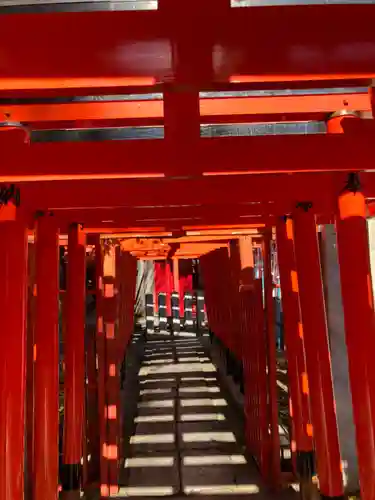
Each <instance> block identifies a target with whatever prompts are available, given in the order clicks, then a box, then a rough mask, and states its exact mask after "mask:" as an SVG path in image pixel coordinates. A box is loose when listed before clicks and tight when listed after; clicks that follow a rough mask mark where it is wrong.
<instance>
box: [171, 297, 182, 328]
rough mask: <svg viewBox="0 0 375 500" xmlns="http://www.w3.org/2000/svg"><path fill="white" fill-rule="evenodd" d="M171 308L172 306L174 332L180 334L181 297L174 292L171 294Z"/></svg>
mask: <svg viewBox="0 0 375 500" xmlns="http://www.w3.org/2000/svg"><path fill="white" fill-rule="evenodd" d="M171 306H172V332H174V333H178V332H180V330H181V325H180V296H179V293H178V292H172V294H171Z"/></svg>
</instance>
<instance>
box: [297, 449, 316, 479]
mask: <svg viewBox="0 0 375 500" xmlns="http://www.w3.org/2000/svg"><path fill="white" fill-rule="evenodd" d="M296 455H297V456H296V468H297V474H298V476H299V477H300V478H304V479H309V478H311V477H313V476H314V475H315V456H314V452H313V451H297V454H296Z"/></svg>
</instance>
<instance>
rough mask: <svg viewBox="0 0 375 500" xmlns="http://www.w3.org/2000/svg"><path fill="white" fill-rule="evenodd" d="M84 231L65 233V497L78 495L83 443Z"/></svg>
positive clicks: (63, 484)
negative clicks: (66, 264)
mask: <svg viewBox="0 0 375 500" xmlns="http://www.w3.org/2000/svg"><path fill="white" fill-rule="evenodd" d="M85 243H86V239H85V234H84V233H83V231H82V229H81V227H80V226H79V225H78V224H73V225H72V226H71V227H70V228H69V233H68V271H67V293H66V337H65V343H64V344H65V345H64V355H65V378H64V389H65V405H64V449H63V462H64V467H63V477H62V489H63V492H64V493H65V496H66V497H68V496H69V497H77V498H79V495H80V483H81V457H82V445H83V419H84V401H85V391H84V380H85V342H84V340H85V315H86V303H85V297H86V278H85V277H86V250H85Z"/></svg>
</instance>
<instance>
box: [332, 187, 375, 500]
mask: <svg viewBox="0 0 375 500" xmlns="http://www.w3.org/2000/svg"><path fill="white" fill-rule="evenodd" d="M348 187H349V189H350V186H348ZM349 189H348V190H346V191H345V192H344V193H343V194H342V195H341V196H340V197H339V202H338V216H337V218H336V228H337V245H338V257H339V264H340V280H341V293H342V302H343V309H344V320H345V333H346V344H347V348H348V361H349V375H350V385H351V393H352V401H353V415H354V422H355V428H356V439H357V453H358V466H359V476H360V480H359V482H360V487H361V498H363V499H364V500H373V499H374V498H375V486H374V471H375V443H374V437H373V436H374V432H375V372H374V367H373V365H374V360H373V356H372V354H373V353H374V352H375V319H374V300H373V292H372V283H371V269H370V258H369V243H368V235H367V223H366V200H365V198H364V196H363V194H362V193H361V192H355V191H350V190H349Z"/></svg>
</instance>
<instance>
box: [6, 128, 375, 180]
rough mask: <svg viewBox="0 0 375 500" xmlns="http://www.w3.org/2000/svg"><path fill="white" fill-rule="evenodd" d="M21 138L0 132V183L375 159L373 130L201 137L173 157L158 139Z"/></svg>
mask: <svg viewBox="0 0 375 500" xmlns="http://www.w3.org/2000/svg"><path fill="white" fill-rule="evenodd" d="M349 121H350V120H348V122H349ZM351 121H355V122H356V121H357V120H351ZM363 122H371V124H372V123H373V121H372V120H363ZM371 126H373V124H372V125H371ZM360 128H362V127H360ZM24 140H25V135H24V133H23V131H19V130H17V131H15V132H1V129H0V150H1V154H2V161H1V165H0V182H18V181H38V182H39V181H41V180H80V179H81V180H89V179H98V180H102V179H111V178H112V179H114V180H116V179H119V178H121V177H124V178H126V177H144V176H146V177H147V176H155V175H156V176H174V177H175V176H186V175H202V174H203V175H218V174H225V173H228V172H229V173H235V172H247V173H276V172H277V173H287V172H315V171H322V172H324V171H361V170H369V169H372V168H373V165H374V164H375V148H374V146H373V135H372V134H371V133H368V134H359V133H348V134H331V135H324V134H318V135H275V136H270V135H267V136H254V137H214V138H201V139H200V140H198V141H197V142H196V143H194V145H191V147H189V144H186V150H185V151H184V153H183V154H181V155H180V156H177V160H176V154H175V151H174V149H173V148H171V147H170V146H171V145H170V144H169V145H168V143H167V141H164V140H163V139H154V140H127V141H126V140H125V141H103V142H49V143H32V144H27V143H25V142H24Z"/></svg>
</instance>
